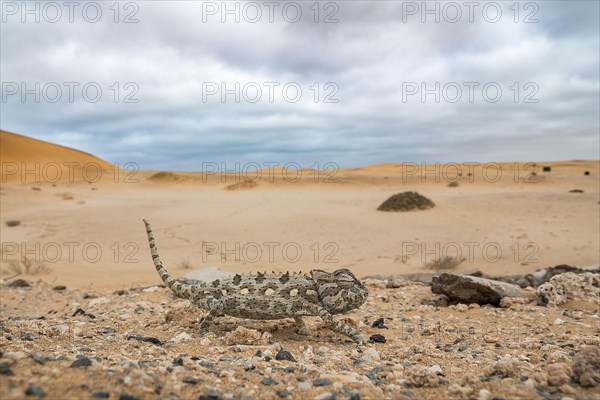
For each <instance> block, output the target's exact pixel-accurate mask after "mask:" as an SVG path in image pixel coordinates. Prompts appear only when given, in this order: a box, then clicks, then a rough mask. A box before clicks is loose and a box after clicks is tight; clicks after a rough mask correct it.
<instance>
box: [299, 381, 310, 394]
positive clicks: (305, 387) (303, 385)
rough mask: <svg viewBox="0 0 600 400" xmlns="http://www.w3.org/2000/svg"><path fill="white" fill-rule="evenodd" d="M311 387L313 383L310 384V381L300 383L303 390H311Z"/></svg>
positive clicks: (300, 388)
mask: <svg viewBox="0 0 600 400" xmlns="http://www.w3.org/2000/svg"><path fill="white" fill-rule="evenodd" d="M311 388H312V385H311V384H310V382H300V383H298V390H301V391H303V392H306V391H308V390H310V389H311Z"/></svg>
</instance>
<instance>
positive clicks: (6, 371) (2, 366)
mask: <svg viewBox="0 0 600 400" xmlns="http://www.w3.org/2000/svg"><path fill="white" fill-rule="evenodd" d="M14 374H15V373H14V372H13V371H12V370H11V369H10V366H9V365H8V363H5V362H0V375H6V376H13V375H14Z"/></svg>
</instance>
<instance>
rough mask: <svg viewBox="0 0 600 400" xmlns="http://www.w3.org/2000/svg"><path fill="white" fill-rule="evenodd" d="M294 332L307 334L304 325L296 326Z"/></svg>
mask: <svg viewBox="0 0 600 400" xmlns="http://www.w3.org/2000/svg"><path fill="white" fill-rule="evenodd" d="M296 333H297V334H298V335H302V336H308V329H306V327H305V326H298V327H296Z"/></svg>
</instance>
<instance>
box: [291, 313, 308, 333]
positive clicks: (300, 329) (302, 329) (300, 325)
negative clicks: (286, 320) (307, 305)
mask: <svg viewBox="0 0 600 400" xmlns="http://www.w3.org/2000/svg"><path fill="white" fill-rule="evenodd" d="M294 321H296V332H297V333H298V334H299V335H308V329H306V325H304V320H303V319H302V317H301V316H296V317H294Z"/></svg>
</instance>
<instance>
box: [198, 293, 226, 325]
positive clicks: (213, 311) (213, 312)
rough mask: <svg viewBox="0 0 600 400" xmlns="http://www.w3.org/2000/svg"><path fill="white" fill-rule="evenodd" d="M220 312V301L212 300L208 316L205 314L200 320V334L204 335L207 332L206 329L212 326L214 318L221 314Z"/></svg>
mask: <svg viewBox="0 0 600 400" xmlns="http://www.w3.org/2000/svg"><path fill="white" fill-rule="evenodd" d="M222 311H223V305H222V304H221V302H220V301H218V300H217V299H214V300H213V301H212V302H211V303H210V311H209V312H208V314H206V315H205V316H204V318H202V319H201V320H200V333H206V332H207V331H208V327H209V326H210V324H212V322H213V321H214V320H215V318H216V317H217V316H218V315H219V314H221V312H222Z"/></svg>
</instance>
